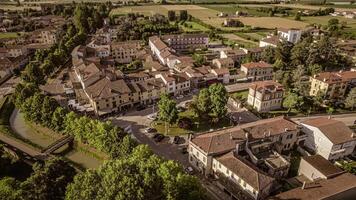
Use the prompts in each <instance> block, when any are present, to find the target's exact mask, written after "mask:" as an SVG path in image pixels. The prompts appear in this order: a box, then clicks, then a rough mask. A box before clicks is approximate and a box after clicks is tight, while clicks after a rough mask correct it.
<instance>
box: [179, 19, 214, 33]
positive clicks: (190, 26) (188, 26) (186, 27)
mask: <svg viewBox="0 0 356 200" xmlns="http://www.w3.org/2000/svg"><path fill="white" fill-rule="evenodd" d="M179 27H180V28H182V29H183V31H184V32H208V31H209V30H210V29H208V28H206V27H205V26H202V25H200V24H198V23H196V22H191V21H189V22H188V21H187V22H185V23H184V24H179Z"/></svg>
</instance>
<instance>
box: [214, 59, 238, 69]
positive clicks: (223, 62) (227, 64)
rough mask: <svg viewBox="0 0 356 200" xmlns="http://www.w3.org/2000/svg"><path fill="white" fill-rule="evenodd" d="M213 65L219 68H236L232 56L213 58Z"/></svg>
mask: <svg viewBox="0 0 356 200" xmlns="http://www.w3.org/2000/svg"><path fill="white" fill-rule="evenodd" d="M213 65H214V66H215V67H217V68H234V60H232V58H217V59H214V60H213Z"/></svg>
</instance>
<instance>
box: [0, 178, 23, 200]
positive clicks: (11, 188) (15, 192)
mask: <svg viewBox="0 0 356 200" xmlns="http://www.w3.org/2000/svg"><path fill="white" fill-rule="evenodd" d="M19 184H20V183H19V182H18V181H16V180H15V179H14V178H10V177H4V178H1V179H0V200H17V199H20V190H19Z"/></svg>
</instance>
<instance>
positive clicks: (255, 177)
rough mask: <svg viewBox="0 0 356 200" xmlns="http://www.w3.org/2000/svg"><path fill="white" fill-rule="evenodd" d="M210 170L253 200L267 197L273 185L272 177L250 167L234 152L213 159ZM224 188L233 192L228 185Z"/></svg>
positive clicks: (231, 187)
mask: <svg viewBox="0 0 356 200" xmlns="http://www.w3.org/2000/svg"><path fill="white" fill-rule="evenodd" d="M212 169H213V173H214V175H216V176H220V177H221V175H222V176H224V177H227V179H229V180H230V182H232V183H233V184H235V185H236V186H238V187H240V188H242V191H244V192H246V193H248V195H249V196H251V197H252V198H253V199H264V198H265V197H267V196H269V194H270V192H271V191H272V190H273V187H274V184H275V179H274V178H273V177H271V176H269V175H268V174H267V173H265V172H263V171H262V170H260V169H258V168H257V167H255V166H253V165H251V164H250V163H249V162H248V161H247V160H246V159H244V158H243V157H241V156H238V155H235V153H234V152H229V153H227V154H225V155H222V156H219V157H216V158H213V166H212ZM225 187H229V189H230V190H231V191H233V190H234V188H233V186H230V185H229V184H226V185H225ZM235 190H236V189H235ZM236 197H237V198H238V196H236Z"/></svg>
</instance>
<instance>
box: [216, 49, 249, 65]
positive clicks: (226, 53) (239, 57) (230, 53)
mask: <svg viewBox="0 0 356 200" xmlns="http://www.w3.org/2000/svg"><path fill="white" fill-rule="evenodd" d="M246 56H247V53H246V52H245V51H244V50H242V49H233V50H222V51H220V58H231V59H232V60H233V61H234V63H236V64H237V65H238V66H240V65H241V63H242V61H243V60H244V59H245V58H246Z"/></svg>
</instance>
